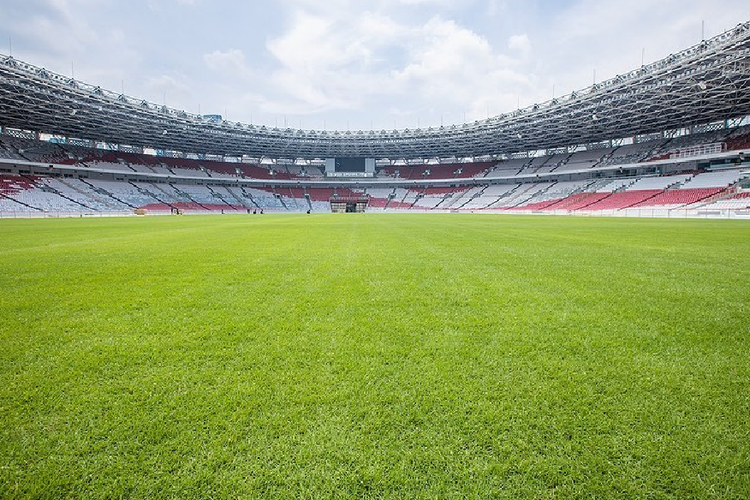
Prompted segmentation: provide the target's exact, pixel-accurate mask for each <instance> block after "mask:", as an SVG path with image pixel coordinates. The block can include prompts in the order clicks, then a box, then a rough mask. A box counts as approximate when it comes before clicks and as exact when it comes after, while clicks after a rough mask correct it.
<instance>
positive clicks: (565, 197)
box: [0, 23, 750, 217]
mask: <svg viewBox="0 0 750 500" xmlns="http://www.w3.org/2000/svg"><path fill="white" fill-rule="evenodd" d="M749 48H750V25H748V24H747V23H745V24H740V25H738V26H737V27H736V28H734V29H733V30H731V31H729V32H726V33H723V34H720V35H718V36H716V37H714V38H713V39H710V40H705V41H703V42H701V43H700V44H698V45H696V46H693V47H690V48H688V49H686V50H684V51H683V52H680V53H677V54H673V55H671V56H669V57H668V58H667V59H665V60H660V61H657V62H655V63H653V64H650V65H648V66H643V67H642V68H639V69H637V70H633V71H631V72H630V73H628V74H625V75H620V76H617V77H616V78H614V79H612V80H608V81H604V82H601V83H599V84H595V85H593V86H592V87H589V88H587V89H582V90H580V91H577V92H573V93H571V94H570V95H567V96H562V97H559V98H556V99H553V100H551V101H549V102H545V103H540V104H535V105H533V106H531V107H530V108H526V109H520V110H518V111H516V112H512V113H508V114H505V115H500V116H496V117H493V118H491V119H487V120H484V121H477V122H474V123H466V124H462V125H454V126H448V127H439V128H427V129H425V130H408V129H407V130H393V131H386V130H382V131H377V132H376V131H369V132H363V131H358V132H340V131H332V132H326V131H315V130H311V131H306V130H295V129H289V128H287V129H277V128H268V127H265V126H253V125H246V124H242V123H232V122H226V121H223V120H221V118H220V117H213V116H201V115H191V114H189V113H186V112H184V111H179V110H175V109H169V108H167V107H166V106H158V105H155V104H153V103H149V102H146V101H144V100H139V99H134V98H131V97H128V96H125V95H123V94H117V93H114V92H110V91H107V90H104V89H101V88H99V87H96V86H93V85H89V84H85V83H83V82H78V81H75V80H72V79H71V78H67V77H64V76H61V75H57V74H53V73H51V72H49V71H46V70H44V69H43V68H38V67H35V66H32V65H30V64H27V63H24V62H22V61H17V60H15V59H13V58H12V57H9V56H4V57H3V58H2V63H1V65H0V68H1V69H2V78H3V80H2V81H3V85H2V97H1V98H2V102H1V104H0V105H1V106H2V107H1V108H0V109H1V110H2V117H3V121H4V123H3V124H2V125H3V134H2V146H3V150H2V152H0V154H2V156H3V157H4V158H3V159H2V167H1V168H2V171H3V172H4V174H3V178H2V186H3V188H2V193H0V194H1V195H2V199H1V200H2V205H0V214H2V215H3V216H8V215H9V216H22V215H37V216H43V215H45V214H52V215H55V214H72V215H78V214H81V215H83V214H86V215H95V214H109V213H127V212H132V211H133V210H137V209H138V210H140V211H141V213H143V212H144V211H146V212H151V213H164V212H167V213H171V212H173V211H175V210H180V211H182V212H217V211H219V212H221V211H223V212H240V213H244V212H247V211H248V210H256V211H260V210H263V211H266V212H271V211H281V212H298V211H307V210H311V211H313V212H330V211H332V210H334V211H338V210H341V209H342V207H343V210H347V203H348V204H349V205H348V210H355V211H365V210H367V211H438V212H440V211H489V212H506V213H507V212H510V213H514V212H554V213H560V212H566V213H595V214H602V213H606V214H612V215H621V214H629V213H630V214H631V215H632V214H640V213H644V214H651V215H661V216H664V215H667V216H669V215H678V214H679V215H678V216H688V215H690V216H721V217H743V216H747V215H748V212H747V209H748V207H750V195H748V192H747V187H748V183H747V181H746V180H743V179H745V178H746V175H747V173H746V170H747V168H746V167H747V162H746V160H745V154H746V151H747V149H748V148H750V128H749V127H747V126H744V123H745V119H746V117H747V115H748V114H750V97H749V96H748V85H749V82H750V69H748V68H749V66H748V65H749V64H750V61H749V60H748V58H747V55H746V51H747V50H748V49H749ZM148 153H152V154H148ZM153 153H158V154H153ZM337 160H338V162H337ZM342 160H348V161H346V162H344V163H342ZM337 167H338V168H337ZM743 168H744V170H743Z"/></svg>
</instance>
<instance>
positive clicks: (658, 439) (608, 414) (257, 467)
mask: <svg viewBox="0 0 750 500" xmlns="http://www.w3.org/2000/svg"><path fill="white" fill-rule="evenodd" d="M0 498H3V499H6V498H7V499H11V498H12V499H24V498H175V499H177V498H179V499H204V498H248V499H251V498H253V499H254V498H289V499H321V498H341V499H354V498H389V499H391V498H392V499H408V498H425V499H440V498H456V499H458V498H472V499H487V498H560V499H569V498H623V499H625V498H627V499H632V498H649V499H661V498H664V499H671V498H675V499H677V498H680V499H682V498H698V499H700V498H722V499H732V498H736V499H745V498H750V223H748V222H743V221H723V220H719V221H710V220H659V219H622V218H601V219H599V218H597V219H589V218H578V217H532V216H494V215H492V216H483V215H471V214H429V215H421V214H394V215H388V214H384V215H374V214H341V215H333V214H326V215H322V214H321V215H316V214H313V215H310V216H308V215H304V214H302V215H269V214H266V215H262V216H261V215H257V216H253V215H247V216H245V215H233V216H229V215H227V216H186V217H167V216H165V217H147V218H114V219H59V220H51V219H46V220H0Z"/></svg>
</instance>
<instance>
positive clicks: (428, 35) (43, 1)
mask: <svg viewBox="0 0 750 500" xmlns="http://www.w3.org/2000/svg"><path fill="white" fill-rule="evenodd" d="M749 19H750V3H748V2H747V0H721V1H718V0H713V1H711V0H660V1H658V2H657V1H654V0H629V1H602V0H558V1H551V0H546V1H543V0H537V1H533V0H531V1H529V0H526V1H522V0H508V1H503V0H463V1H459V0H360V1H347V0H275V1H271V0H268V1H266V0H255V1H225V0H129V1H126V2H124V1H121V0H3V1H2V2H0V53H3V54H8V53H10V52H11V51H12V54H13V56H14V57H16V58H18V59H21V60H24V61H26V62H29V63H31V64H35V65H37V66H42V67H45V68H47V69H49V70H52V71H54V72H57V73H60V74H64V75H74V76H75V78H76V79H78V80H82V81H84V82H86V83H91V84H94V85H100V86H101V87H103V88H106V89H109V90H112V91H115V92H120V91H123V90H124V92H125V93H126V94H128V95H130V96H134V97H138V98H143V99H147V100H149V101H151V102H154V103H157V104H163V103H166V105H167V106H170V107H173V108H177V109H184V110H186V111H188V112H191V113H201V114H221V115H224V117H225V119H229V120H232V121H241V122H245V123H255V124H263V125H268V126H279V127H294V128H306V129H328V130H331V129H340V130H346V129H351V130H369V129H376V130H381V129H393V128H399V129H403V128H418V127H422V128H424V127H427V126H440V125H441V124H445V125H448V124H452V123H460V122H464V121H473V120H478V119H483V118H487V117H488V116H493V115H497V114H500V113H504V112H508V111H512V110H514V109H516V108H517V107H519V106H520V107H526V106H529V105H532V104H534V103H536V102H543V101H546V100H549V99H550V98H552V97H553V96H561V95H565V94H568V93H570V92H571V91H573V90H576V89H581V88H584V87H587V86H589V85H591V83H592V82H593V81H594V79H596V80H597V81H601V80H603V79H607V78H612V77H614V76H616V75H617V74H620V73H624V72H626V71H629V70H631V69H634V68H637V67H639V66H640V65H641V63H642V62H645V63H646V64H648V63H649V62H653V61H655V60H657V59H661V58H663V57H665V56H667V55H669V54H670V53H672V52H677V51H679V50H682V49H684V48H687V47H689V46H691V45H694V44H696V43H698V42H700V40H701V35H702V32H703V33H704V34H705V37H706V38H709V37H712V36H714V35H717V34H719V33H721V32H723V31H725V30H727V29H729V28H732V27H734V26H736V25H737V24H738V23H740V22H743V21H746V20H749ZM702 27H703V28H702Z"/></svg>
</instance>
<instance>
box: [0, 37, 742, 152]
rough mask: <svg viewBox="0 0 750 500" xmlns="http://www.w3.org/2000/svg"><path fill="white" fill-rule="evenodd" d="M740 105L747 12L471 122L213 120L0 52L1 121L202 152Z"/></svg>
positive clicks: (587, 123)
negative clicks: (377, 124)
mask: <svg viewBox="0 0 750 500" xmlns="http://www.w3.org/2000/svg"><path fill="white" fill-rule="evenodd" d="M696 82H697V83H696ZM747 115H750V22H745V23H742V24H739V25H738V26H736V27H735V28H733V29H731V30H729V31H726V32H724V33H722V34H720V35H717V36H715V37H713V38H711V39H709V40H704V41H702V42H700V43H699V44H697V45H694V46H692V47H690V48H688V49H686V50H683V51H682V52H679V53H676V54H672V55H670V56H668V57H666V58H664V59H662V60H660V61H657V62H654V63H652V64H649V65H645V66H641V67H639V68H637V69H635V70H633V71H630V72H628V73H626V74H623V75H618V76H616V77H615V78H612V79H610V80H607V81H604V82H599V83H595V84H593V85H591V86H590V87H588V88H585V89H582V90H578V91H575V92H572V93H571V94H568V95H566V96H561V97H555V98H554V99H551V100H550V101H547V102H543V103H537V104H534V105H532V106H530V107H527V108H523V109H519V110H515V111H512V112H509V113H505V114H501V115H498V116H494V117H491V118H488V119H486V120H478V121H475V122H472V123H464V124H458V125H448V126H440V127H428V128H417V129H405V130H392V131H388V130H380V131H349V130H347V131H340V130H334V131H327V130H302V129H294V128H289V127H283V128H279V127H267V126H264V125H251V124H244V123H239V122H230V121H218V122H217V121H215V120H208V119H206V118H205V117H202V116H201V115H195V114H191V113H187V112H186V111H183V110H177V109H172V108H169V107H167V106H165V105H158V104H154V103H150V102H147V101H145V100H142V99H138V98H133V97H128V96H126V95H124V94H123V93H122V92H117V93H116V92H111V91H108V90H105V89H102V88H100V87H98V86H94V85H89V84H86V83H84V82H80V81H77V80H74V79H71V78H70V77H67V76H62V75H58V74H55V73H53V72H51V71H48V70H46V69H44V68H39V67H36V66H33V65H31V64H28V63H25V62H22V61H19V60H17V59H14V58H13V57H11V56H0V126H3V127H9V128H16V129H21V130H29V131H34V132H39V133H47V134H53V135H59V136H64V137H69V138H76V139H83V140H87V141H104V142H107V143H109V144H117V145H127V146H128V147H130V148H136V149H138V148H141V149H142V148H152V149H157V150H164V151H174V152H182V153H195V154H203V155H217V156H231V157H241V156H247V157H251V158H271V159H279V158H286V159H304V160H313V159H325V158H333V157H363V158H375V159H390V160H401V161H407V162H408V161H409V160H418V159H427V158H477V157H501V156H503V155H509V154H512V153H517V152H523V151H533V150H541V149H554V148H563V147H570V146H576V145H579V144H588V143H595V142H601V141H606V140H610V139H613V138H621V137H632V136H637V135H643V134H652V133H658V132H663V131H665V130H673V129H679V128H684V127H688V126H693V125H701V124H708V123H713V122H718V121H723V120H730V119H734V118H739V117H743V116H747ZM165 131H166V133H165Z"/></svg>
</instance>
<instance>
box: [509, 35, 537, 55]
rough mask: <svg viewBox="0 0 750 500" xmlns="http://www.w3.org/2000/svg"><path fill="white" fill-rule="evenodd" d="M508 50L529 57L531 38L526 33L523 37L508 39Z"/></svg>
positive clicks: (517, 36) (515, 36)
mask: <svg viewBox="0 0 750 500" xmlns="http://www.w3.org/2000/svg"><path fill="white" fill-rule="evenodd" d="M508 48H509V49H511V50H516V51H518V52H520V53H522V54H524V55H527V54H528V53H529V52H531V40H529V36H528V35H526V34H525V33H524V34H523V35H513V36H511V37H510V38H508Z"/></svg>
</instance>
